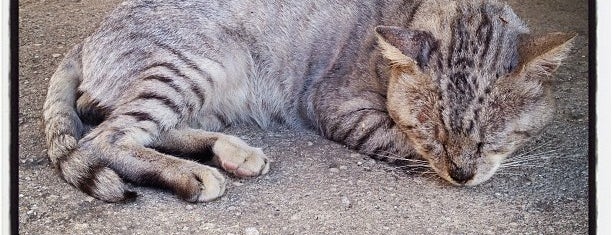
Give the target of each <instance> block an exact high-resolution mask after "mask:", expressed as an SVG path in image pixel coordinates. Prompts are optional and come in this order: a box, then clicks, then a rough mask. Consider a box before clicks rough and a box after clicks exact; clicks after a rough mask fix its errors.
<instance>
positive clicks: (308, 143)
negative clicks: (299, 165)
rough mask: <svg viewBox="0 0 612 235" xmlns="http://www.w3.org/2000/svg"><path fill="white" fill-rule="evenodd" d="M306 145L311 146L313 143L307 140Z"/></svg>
mask: <svg viewBox="0 0 612 235" xmlns="http://www.w3.org/2000/svg"><path fill="white" fill-rule="evenodd" d="M306 145H308V146H312V145H314V144H313V143H312V142H310V141H308V142H307V143H306Z"/></svg>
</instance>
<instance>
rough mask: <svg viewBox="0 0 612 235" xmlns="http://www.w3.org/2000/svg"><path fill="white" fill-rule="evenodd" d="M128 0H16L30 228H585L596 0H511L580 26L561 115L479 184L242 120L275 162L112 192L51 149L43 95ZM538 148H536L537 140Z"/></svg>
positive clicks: (23, 210)
mask: <svg viewBox="0 0 612 235" xmlns="http://www.w3.org/2000/svg"><path fill="white" fill-rule="evenodd" d="M118 2H119V1H118V0H105V1H97V0H70V1H66V0H22V1H19V16H20V19H19V30H20V33H19V36H20V38H19V56H20V57H19V66H20V71H19V95H20V96H19V103H20V109H19V143H20V146H19V151H20V154H19V163H20V167H19V187H20V189H19V226H20V233H21V234H293V233H299V234H301V233H307V234H329V233H334V234H336V233H343V234H355V233H357V234H450V233H452V234H509V233H512V234H514V233H529V234H531V233H533V234H584V233H587V231H588V196H587V194H588V184H587V178H588V173H587V169H588V168H587V162H588V161H587V145H588V143H587V139H588V138H587V133H588V132H587V123H588V118H587V110H588V108H587V81H588V80H587V71H588V63H587V58H588V49H587V48H588V47H587V39H588V32H587V22H588V21H587V1H586V0H534V1H519V0H512V1H510V2H509V3H510V4H511V5H512V6H513V7H514V9H515V11H516V12H517V13H518V14H519V15H520V16H522V17H523V19H524V20H525V21H526V22H527V23H528V24H529V25H530V27H531V29H532V31H533V32H536V33H538V32H539V33H542V32H553V31H573V32H577V33H578V34H579V36H578V37H577V40H576V43H575V46H574V49H573V50H572V51H571V53H570V56H569V58H568V60H567V63H566V64H565V65H563V66H562V67H561V68H560V69H559V71H558V73H557V74H558V75H557V77H556V79H555V80H554V86H555V87H556V92H555V97H556V99H557V101H558V109H557V115H556V118H555V120H554V121H553V123H552V124H551V125H550V127H549V128H548V129H547V130H546V131H545V133H544V135H543V138H541V139H540V140H539V141H534V142H533V143H532V144H531V145H529V146H528V147H526V148H525V149H524V150H523V152H524V153H527V155H529V156H531V157H530V158H529V159H528V161H526V162H522V163H517V164H518V165H516V166H514V167H508V168H505V169H502V170H501V171H500V172H499V173H498V174H497V175H496V176H494V177H493V178H492V180H490V181H488V182H487V183H484V184H483V185H480V186H477V187H471V188H459V187H454V186H451V185H449V184H447V183H445V182H443V181H442V180H440V179H439V178H437V177H435V176H433V175H429V174H425V175H421V174H414V173H413V174H408V173H406V170H405V169H402V168H396V167H393V166H390V165H387V164H384V163H381V162H376V161H373V160H370V159H369V158H367V157H365V156H362V155H359V154H355V153H354V152H352V151H350V150H347V149H346V148H345V147H343V146H342V145H339V144H336V143H333V142H331V141H328V140H325V139H323V138H321V137H319V136H317V135H316V134H314V133H309V132H306V133H300V132H295V131H291V130H286V129H280V130H260V129H257V128H252V127H233V128H230V130H228V131H227V132H228V133H232V134H235V135H237V136H240V137H242V138H243V139H244V140H245V141H247V142H248V143H250V144H251V145H254V146H259V147H263V148H264V152H266V153H267V154H268V155H269V156H270V157H271V158H273V159H274V162H273V165H272V169H271V172H270V173H269V174H268V175H266V176H264V177H260V178H256V179H249V180H238V179H235V178H232V179H231V181H232V182H231V183H230V184H229V188H228V190H227V192H226V195H225V196H223V197H222V198H221V199H219V200H217V201H214V202H210V203H201V204H191V203H186V202H184V201H181V200H179V199H177V198H176V197H175V196H174V195H173V194H171V193H169V192H166V191H162V190H156V189H150V188H135V189H136V190H137V191H138V192H139V194H140V195H141V196H140V197H139V198H138V199H137V200H136V201H135V202H132V203H125V204H108V203H104V202H101V201H98V200H94V199H93V198H91V197H89V196H87V195H85V194H83V193H81V192H79V191H78V190H77V189H75V188H73V187H71V186H70V185H68V184H67V183H65V182H64V181H62V180H61V179H60V178H59V176H58V175H57V174H56V173H55V172H54V170H53V169H52V167H51V166H50V164H49V160H48V158H47V156H46V154H45V146H44V138H43V133H42V123H41V109H42V105H43V101H44V97H45V94H46V86H47V83H48V80H49V78H50V77H51V75H52V73H53V71H54V70H55V68H56V66H57V64H58V63H59V61H60V60H61V59H62V58H63V55H64V53H66V52H67V51H68V50H69V49H70V47H72V46H73V45H75V44H76V43H77V42H79V41H81V40H82V39H83V38H84V37H86V36H88V34H90V33H91V32H92V31H93V30H94V28H95V27H96V26H97V24H98V23H99V22H100V21H101V20H102V18H103V17H104V15H105V14H106V13H107V12H109V11H110V10H111V9H112V8H113V7H114V5H116V4H117V3H118ZM530 151H531V152H530Z"/></svg>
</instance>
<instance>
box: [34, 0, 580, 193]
mask: <svg viewBox="0 0 612 235" xmlns="http://www.w3.org/2000/svg"><path fill="white" fill-rule="evenodd" d="M574 36H575V35H574V34H565V33H550V34H543V35H540V36H536V35H533V34H532V33H530V32H529V30H528V28H527V27H526V26H525V24H524V23H523V22H522V21H521V20H520V19H519V18H518V17H517V16H516V15H515V14H514V13H513V11H512V10H511V9H510V8H509V7H508V6H507V5H506V4H504V3H500V2H498V1H495V0H456V1H453V0H432V1H414V0H375V1H356V0H348V1H334V0H314V1H287V0H255V1H239V0H183V1H181V0H164V1H162V0H128V1H126V2H124V3H122V4H121V5H120V6H118V8H117V9H115V10H114V11H113V12H111V13H110V15H109V16H108V17H107V18H106V19H105V20H104V22H102V23H101V25H100V27H99V28H98V29H97V30H96V31H95V32H94V33H93V34H92V35H91V36H89V37H88V38H86V39H85V40H84V41H83V42H82V43H80V44H79V45H76V46H75V47H74V48H73V49H72V50H71V51H70V52H69V53H68V54H67V55H66V58H65V59H64V60H63V61H62V63H61V64H60V66H59V68H58V69H57V71H56V72H55V74H54V75H53V77H52V78H51V81H50V85H49V90H48V94H47V99H46V102H45V105H44V122H45V133H46V138H47V146H48V155H49V157H50V159H51V162H52V163H53V164H54V165H55V166H56V167H57V168H58V169H59V172H60V174H61V175H62V177H63V178H64V179H65V180H66V181H67V182H68V183H70V184H72V185H74V186H75V187H77V188H79V189H80V190H82V191H83V192H85V193H87V194H89V195H91V196H93V197H95V198H98V199H101V200H104V201H108V202H118V201H122V200H126V199H130V198H133V197H134V196H135V193H134V192H131V191H129V190H127V189H126V186H125V184H124V182H123V180H126V181H130V182H133V183H135V184H140V185H150V186H155V187H163V188H167V189H170V190H172V191H173V192H175V193H176V194H177V195H178V196H179V197H181V198H183V199H184V200H187V201H191V202H202V201H209V200H213V199H215V198H218V197H219V196H221V195H222V194H223V192H224V190H225V178H224V176H223V174H221V173H220V172H219V171H218V170H217V168H213V167H211V166H208V165H203V164H200V163H198V162H196V161H192V160H187V159H183V158H179V157H177V156H185V155H190V156H198V157H199V159H196V160H199V161H210V162H212V165H213V166H216V167H219V168H221V169H223V170H225V171H227V172H229V173H232V174H234V175H236V176H239V177H253V176H258V175H262V174H265V173H266V172H268V170H269V161H268V158H267V157H266V155H265V154H264V153H263V152H262V150H261V149H259V148H254V147H251V146H249V145H248V144H246V143H245V142H244V141H242V140H240V139H239V138H237V137H234V136H230V135H225V134H222V133H219V132H217V131H220V130H222V129H223V128H224V127H226V126H228V125H232V124H238V123H251V124H256V125H259V126H261V127H262V128H265V127H268V126H270V125H275V124H282V125H286V126H289V127H291V128H295V129H298V130H299V129H307V128H311V129H314V130H316V131H318V132H319V133H320V134H321V135H323V136H325V137H326V138H329V139H331V140H334V141H337V142H339V143H342V144H344V145H346V146H348V147H350V148H352V149H355V150H357V151H359V152H360V153H363V154H367V155H371V156H375V157H377V158H382V159H383V160H384V159H385V158H386V157H385V156H390V155H392V156H398V155H399V156H403V157H406V158H420V159H423V160H426V161H428V162H429V165H430V166H431V168H432V169H433V170H435V171H436V172H437V173H438V175H439V176H440V177H441V178H443V179H445V180H447V181H448V182H450V183H452V184H454V185H467V186H470V185H477V184H479V183H482V182H483V181H486V180H487V179H489V178H490V177H491V176H492V175H493V174H494V173H495V171H496V169H497V168H498V167H499V165H500V163H501V161H502V160H503V159H504V158H505V157H507V156H508V155H510V154H511V153H512V152H513V151H514V150H516V149H517V148H518V147H519V146H521V145H522V144H523V143H524V142H525V141H527V140H528V139H529V138H531V137H533V136H534V135H536V134H537V133H538V132H539V131H540V130H542V128H543V127H544V126H545V125H546V124H547V123H548V122H549V120H550V119H551V117H552V115H553V107H552V105H553V104H552V101H553V99H552V97H551V94H550V93H551V90H550V86H551V82H550V79H551V75H552V73H553V72H554V71H555V70H556V69H557V67H558V66H559V64H560V63H561V60H562V59H563V58H564V57H565V55H566V53H567V52H568V51H569V47H570V44H571V41H572V39H573V38H574Z"/></svg>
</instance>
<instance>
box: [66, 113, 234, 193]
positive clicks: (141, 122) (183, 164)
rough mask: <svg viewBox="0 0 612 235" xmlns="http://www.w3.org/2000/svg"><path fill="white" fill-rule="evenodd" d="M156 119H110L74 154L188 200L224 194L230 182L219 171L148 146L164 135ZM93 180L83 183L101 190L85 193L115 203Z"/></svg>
mask: <svg viewBox="0 0 612 235" xmlns="http://www.w3.org/2000/svg"><path fill="white" fill-rule="evenodd" d="M141 115H142V114H141ZM152 120H154V119H147V118H144V117H142V116H140V117H139V116H138V115H134V113H126V114H122V115H117V116H114V117H110V118H109V119H108V120H106V121H104V122H103V123H102V124H100V125H99V126H98V127H96V128H95V129H93V130H92V131H91V132H90V133H88V134H87V135H86V136H85V137H84V138H83V139H81V141H80V142H79V147H78V148H77V149H76V150H75V153H74V154H76V155H79V156H86V157H87V156H88V158H90V159H94V158H97V159H99V162H100V163H101V164H102V165H103V166H104V167H105V168H104V169H110V170H112V171H114V172H115V173H116V174H117V175H118V176H120V177H121V178H123V179H126V180H128V181H131V182H134V183H136V184H140V185H147V186H154V187H161V188H167V189H170V190H172V191H173V192H175V193H176V194H177V195H178V196H179V197H180V198H182V199H184V200H186V201H190V202H203V201H210V200H213V199H215V198H218V197H220V196H221V195H223V193H224V191H225V183H226V180H225V177H224V176H223V175H222V174H221V173H220V172H219V171H218V170H217V169H216V168H213V167H210V166H206V165H203V164H199V163H197V162H194V161H190V160H186V159H181V158H177V157H174V156H170V155H167V154H163V153H160V152H158V151H156V150H154V149H151V148H148V147H146V146H148V145H150V143H151V142H152V141H154V140H155V139H157V138H158V137H159V135H160V132H162V131H161V130H159V126H158V124H157V123H155V121H152ZM90 169H92V168H90ZM93 169H95V168H93ZM91 178H92V179H91V180H85V181H83V182H86V183H90V184H92V187H94V188H96V189H97V191H96V192H95V193H90V192H88V191H86V190H83V191H85V192H86V193H89V194H90V195H92V196H94V197H97V198H99V199H102V200H107V201H115V200H108V199H107V198H106V197H105V194H104V192H105V190H107V189H106V188H104V187H98V185H99V184H100V183H105V182H100V178H99V177H95V175H94V177H91ZM119 183H121V182H119ZM114 185H116V184H114ZM102 186H105V184H103V185H102ZM79 188H81V189H83V187H79ZM100 192H101V193H100Z"/></svg>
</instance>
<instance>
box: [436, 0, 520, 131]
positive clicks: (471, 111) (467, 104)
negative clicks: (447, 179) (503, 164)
mask: <svg viewBox="0 0 612 235" xmlns="http://www.w3.org/2000/svg"><path fill="white" fill-rule="evenodd" d="M473 4H475V3H474V2H464V1H461V2H458V3H457V4H456V5H455V6H454V10H453V11H454V14H452V17H450V18H449V19H448V22H446V23H445V24H442V22H441V24H440V25H439V27H440V28H441V29H440V30H439V31H446V32H449V33H448V35H444V36H446V37H442V38H440V48H439V51H438V53H437V54H435V55H434V57H435V60H436V61H437V63H435V65H436V66H435V67H433V73H432V77H433V78H434V80H435V81H436V82H437V83H438V84H439V86H440V90H441V97H442V106H443V109H442V117H443V121H444V123H445V126H446V129H448V130H449V131H451V132H454V133H464V134H468V135H479V133H478V132H479V124H478V123H479V118H480V115H479V113H480V111H481V110H482V108H483V105H484V104H485V100H486V98H487V96H488V92H487V91H488V90H490V86H492V85H493V84H494V82H495V81H496V80H497V79H498V78H499V77H500V76H503V75H505V74H507V73H509V72H511V70H512V69H513V68H514V67H516V64H517V63H518V60H519V58H518V51H517V47H516V45H517V39H518V35H519V34H523V33H527V29H526V27H525V26H524V24H523V22H522V21H520V19H518V17H517V16H516V15H515V14H514V13H513V12H512V10H511V9H510V8H509V7H507V6H506V5H504V4H501V3H490V4H484V5H481V6H479V7H474V6H473Z"/></svg>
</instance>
